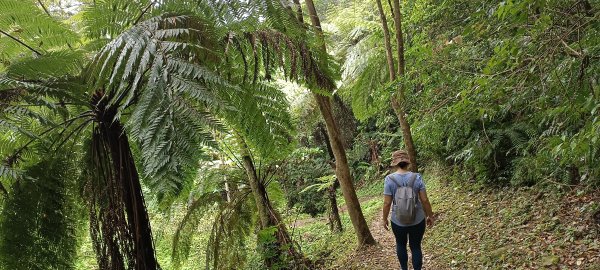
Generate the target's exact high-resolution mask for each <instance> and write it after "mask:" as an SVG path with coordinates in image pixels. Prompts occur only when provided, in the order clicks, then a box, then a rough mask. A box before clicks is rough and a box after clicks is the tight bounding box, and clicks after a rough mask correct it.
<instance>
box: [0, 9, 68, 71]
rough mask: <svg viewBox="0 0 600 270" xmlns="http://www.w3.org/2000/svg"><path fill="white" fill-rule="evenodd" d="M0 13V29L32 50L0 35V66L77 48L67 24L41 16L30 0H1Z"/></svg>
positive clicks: (42, 13) (46, 15)
mask: <svg viewBox="0 0 600 270" xmlns="http://www.w3.org/2000/svg"><path fill="white" fill-rule="evenodd" d="M0 10H2V13H1V14H0V30H2V31H3V32H5V33H7V34H9V35H10V36H12V37H13V38H15V39H17V40H19V41H20V42H22V43H24V44H26V45H28V46H29V47H31V49H33V50H35V51H36V52H33V51H32V50H31V49H28V48H26V47H25V46H24V45H22V44H20V43H19V42H17V41H15V40H14V39H13V38H10V37H8V36H7V35H5V34H0V62H1V63H2V64H1V65H3V66H9V65H10V64H11V61H13V60H15V59H18V58H22V57H28V56H30V55H32V56H42V55H45V54H46V53H47V52H51V51H56V50H66V49H69V48H75V47H77V46H78V43H79V37H78V36H77V34H76V33H75V32H74V31H72V30H71V29H70V28H69V27H68V26H67V25H65V24H63V23H61V22H60V21H58V20H56V19H54V18H52V17H50V16H48V14H46V13H44V11H43V10H42V9H40V8H38V7H37V6H36V2H35V1H33V0H26V1H20V0H2V1H0ZM38 53H39V54H41V55H39V54H38Z"/></svg>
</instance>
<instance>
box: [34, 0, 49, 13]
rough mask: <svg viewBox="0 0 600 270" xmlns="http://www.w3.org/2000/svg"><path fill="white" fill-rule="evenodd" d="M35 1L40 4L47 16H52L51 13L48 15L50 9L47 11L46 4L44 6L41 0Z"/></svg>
mask: <svg viewBox="0 0 600 270" xmlns="http://www.w3.org/2000/svg"><path fill="white" fill-rule="evenodd" d="M37 2H38V4H40V6H42V9H43V10H44V12H46V14H48V16H49V17H52V15H50V11H48V9H47V8H46V6H44V3H42V0H38V1H37Z"/></svg>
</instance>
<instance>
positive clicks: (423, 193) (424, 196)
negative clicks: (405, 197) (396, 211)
mask: <svg viewBox="0 0 600 270" xmlns="http://www.w3.org/2000/svg"><path fill="white" fill-rule="evenodd" d="M419 199H420V200H421V204H423V210H425V214H426V215H427V225H428V226H430V227H431V226H433V210H432V209H431V203H429V198H427V192H426V191H425V190H421V191H419Z"/></svg>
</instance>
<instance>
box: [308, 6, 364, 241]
mask: <svg viewBox="0 0 600 270" xmlns="http://www.w3.org/2000/svg"><path fill="white" fill-rule="evenodd" d="M306 6H307V9H308V14H309V16H310V19H311V22H312V25H313V26H314V27H315V29H316V31H317V35H318V36H319V42H320V43H321V51H322V53H327V47H326V46H325V41H324V38H323V32H322V31H321V22H320V21H319V17H318V15H317V10H316V9H315V5H314V3H313V1H312V0H306ZM330 90H332V89H330ZM313 96H314V98H315V100H316V101H317V104H318V105H319V110H320V111H321V114H322V115H323V118H324V120H325V125H326V127H327V133H328V134H329V142H330V144H331V150H332V151H333V154H334V156H335V167H336V176H337V178H338V181H340V186H341V188H342V193H343V194H344V199H345V200H346V205H347V206H348V214H349V215H350V220H351V221H352V226H354V231H355V233H356V236H357V240H358V244H359V246H363V245H374V244H376V242H375V239H374V238H373V235H371V231H370V230H369V225H368V224H367V221H366V220H365V217H364V215H363V212H362V209H361V208H360V202H359V201H358V197H357V196H356V190H355V189H354V183H353V181H352V175H351V174H350V168H349V167H348V160H347V158H346V150H345V149H344V147H343V143H342V140H341V134H340V129H339V127H338V126H337V123H336V122H335V118H334V117H333V112H332V107H331V99H330V98H328V97H326V96H323V95H320V94H317V93H314V92H313Z"/></svg>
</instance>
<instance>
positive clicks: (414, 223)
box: [383, 150, 434, 270]
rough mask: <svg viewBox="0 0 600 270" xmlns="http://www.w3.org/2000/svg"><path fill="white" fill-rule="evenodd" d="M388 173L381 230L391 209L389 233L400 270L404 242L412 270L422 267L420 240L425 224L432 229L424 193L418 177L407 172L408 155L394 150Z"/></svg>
mask: <svg viewBox="0 0 600 270" xmlns="http://www.w3.org/2000/svg"><path fill="white" fill-rule="evenodd" d="M390 165H391V167H392V169H391V171H392V173H391V174H389V175H387V176H386V177H385V184H384V189H383V198H384V200H383V226H384V228H385V229H386V230H388V231H389V230H390V228H389V227H388V214H389V213H390V208H392V216H391V224H392V232H394V236H395V237H396V253H397V255H398V260H399V261H400V267H401V268H402V270H408V253H407V251H406V242H407V241H408V243H409V246H410V251H411V254H412V263H413V267H414V269H415V270H420V269H421V267H422V265H423V252H422V251H421V240H423V235H424V234H425V224H426V223H427V226H428V227H431V226H433V221H434V220H433V219H434V217H433V211H432V210H431V204H430V203H429V199H428V198H427V193H426V192H425V183H424V182H423V179H422V178H421V174H418V173H412V172H410V171H409V170H408V167H409V165H410V161H409V159H408V153H407V152H406V151H404V150H398V151H395V152H394V153H392V163H391V164H390Z"/></svg>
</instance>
